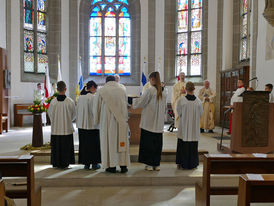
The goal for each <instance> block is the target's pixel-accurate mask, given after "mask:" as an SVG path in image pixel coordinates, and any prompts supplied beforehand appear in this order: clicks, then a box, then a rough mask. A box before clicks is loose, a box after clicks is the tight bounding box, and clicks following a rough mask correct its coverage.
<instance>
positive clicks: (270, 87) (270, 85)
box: [265, 84, 273, 90]
mask: <svg viewBox="0 0 274 206" xmlns="http://www.w3.org/2000/svg"><path fill="white" fill-rule="evenodd" d="M265 86H266V87H268V89H271V90H272V89H273V84H266V85H265Z"/></svg>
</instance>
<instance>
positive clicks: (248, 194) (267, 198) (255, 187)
mask: <svg viewBox="0 0 274 206" xmlns="http://www.w3.org/2000/svg"><path fill="white" fill-rule="evenodd" d="M258 177H262V180H256V178H257V177H255V179H254V177H250V176H248V175H241V176H240V178H239V191H238V206H250V204H251V203H255V202H256V203H268V202H274V195H273V194H274V175H273V174H264V175H259V176H258Z"/></svg>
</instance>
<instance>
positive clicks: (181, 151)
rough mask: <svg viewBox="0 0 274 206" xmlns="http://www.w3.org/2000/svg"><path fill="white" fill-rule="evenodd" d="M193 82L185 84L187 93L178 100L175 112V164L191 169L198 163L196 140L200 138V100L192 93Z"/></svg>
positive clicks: (193, 88)
mask: <svg viewBox="0 0 274 206" xmlns="http://www.w3.org/2000/svg"><path fill="white" fill-rule="evenodd" d="M194 90H195V87H194V84H193V83H192V82H188V83H187V84H186V91H187V95H186V96H185V97H182V98H180V99H179V100H178V103H177V107H176V108H177V112H178V115H179V116H180V121H179V128H178V135H177V137H178V142H177V152H176V164H177V166H178V169H193V168H196V167H197V166H198V165H199V154H198V141H199V139H200V117H201V115H202V113H203V107H202V102H201V101H200V100H199V98H196V96H195V95H194Z"/></svg>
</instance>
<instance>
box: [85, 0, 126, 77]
mask: <svg viewBox="0 0 274 206" xmlns="http://www.w3.org/2000/svg"><path fill="white" fill-rule="evenodd" d="M91 3H92V10H91V13H90V23H89V36H90V37H89V51H90V52H89V69H90V71H89V73H90V75H112V74H116V73H118V74H120V75H130V74H131V69H130V68H131V57H130V54H131V32H130V27H131V25H130V24H131V19H130V13H129V10H128V0H92V1H91Z"/></svg>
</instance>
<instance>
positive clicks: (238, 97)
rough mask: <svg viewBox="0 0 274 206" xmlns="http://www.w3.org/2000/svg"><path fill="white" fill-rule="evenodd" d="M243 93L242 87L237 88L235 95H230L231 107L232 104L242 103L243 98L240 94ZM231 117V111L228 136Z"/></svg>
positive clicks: (230, 127) (230, 130)
mask: <svg viewBox="0 0 274 206" xmlns="http://www.w3.org/2000/svg"><path fill="white" fill-rule="evenodd" d="M244 91H245V88H244V87H240V88H238V89H237V90H236V91H235V93H234V94H233V95H232V97H231V100H230V105H231V106H233V104H234V102H243V97H242V96H241V94H242V93H243V92H244ZM232 117H233V111H232V112H231V114H230V123H229V134H231V132H232Z"/></svg>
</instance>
